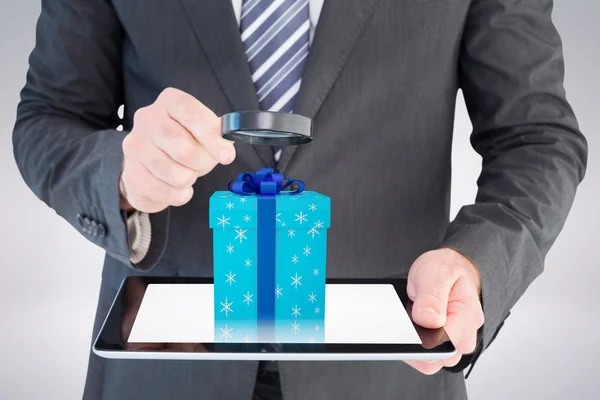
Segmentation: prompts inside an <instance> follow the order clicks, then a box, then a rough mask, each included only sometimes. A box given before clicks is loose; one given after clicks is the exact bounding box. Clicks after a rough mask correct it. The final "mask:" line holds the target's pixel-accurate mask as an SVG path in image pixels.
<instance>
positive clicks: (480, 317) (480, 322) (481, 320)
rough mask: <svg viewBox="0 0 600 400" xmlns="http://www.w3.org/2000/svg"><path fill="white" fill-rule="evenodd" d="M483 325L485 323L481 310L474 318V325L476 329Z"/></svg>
mask: <svg viewBox="0 0 600 400" xmlns="http://www.w3.org/2000/svg"><path fill="white" fill-rule="evenodd" d="M484 323H485V315H484V314H483V312H482V311H481V310H479V311H478V312H477V315H476V316H475V325H476V326H477V329H479V328H481V327H482V326H483V324H484Z"/></svg>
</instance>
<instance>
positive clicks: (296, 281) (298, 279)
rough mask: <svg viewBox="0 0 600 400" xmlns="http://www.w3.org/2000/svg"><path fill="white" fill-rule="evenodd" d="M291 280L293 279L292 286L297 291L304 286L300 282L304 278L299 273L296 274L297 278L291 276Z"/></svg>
mask: <svg viewBox="0 0 600 400" xmlns="http://www.w3.org/2000/svg"><path fill="white" fill-rule="evenodd" d="M290 278H292V283H291V285H292V286H294V287H295V288H296V289H298V286H302V282H300V279H302V276H298V273H297V272H296V276H295V277H294V276H290Z"/></svg>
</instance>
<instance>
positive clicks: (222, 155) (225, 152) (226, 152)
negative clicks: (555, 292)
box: [219, 148, 232, 162]
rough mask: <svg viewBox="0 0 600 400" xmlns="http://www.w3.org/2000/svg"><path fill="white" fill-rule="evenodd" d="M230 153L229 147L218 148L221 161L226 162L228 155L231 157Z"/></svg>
mask: <svg viewBox="0 0 600 400" xmlns="http://www.w3.org/2000/svg"><path fill="white" fill-rule="evenodd" d="M231 153H232V151H231V149H225V148H222V149H221V150H219V160H220V161H221V162H226V161H227V160H229V157H231Z"/></svg>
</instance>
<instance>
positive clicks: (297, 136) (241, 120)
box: [222, 111, 313, 146]
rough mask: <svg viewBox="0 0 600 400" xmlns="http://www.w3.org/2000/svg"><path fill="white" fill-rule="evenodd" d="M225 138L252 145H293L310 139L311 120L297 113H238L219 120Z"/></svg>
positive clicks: (224, 116) (226, 115)
mask: <svg viewBox="0 0 600 400" xmlns="http://www.w3.org/2000/svg"><path fill="white" fill-rule="evenodd" d="M222 121H223V131H222V136H223V138H225V139H228V140H233V141H235V142H243V143H248V144H252V145H269V146H294V145H298V144H305V143H308V142H310V141H311V140H312V130H313V129H312V120H311V119H310V118H308V117H305V116H303V115H298V114H290V113H280V112H272V111H238V112H232V113H229V114H225V115H223V117H222Z"/></svg>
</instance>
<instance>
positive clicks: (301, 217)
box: [294, 211, 308, 225]
mask: <svg viewBox="0 0 600 400" xmlns="http://www.w3.org/2000/svg"><path fill="white" fill-rule="evenodd" d="M294 216H295V217H296V219H295V220H294V222H298V223H299V224H300V225H302V223H303V222H308V219H307V218H306V214H303V213H302V211H300V214H294Z"/></svg>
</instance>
